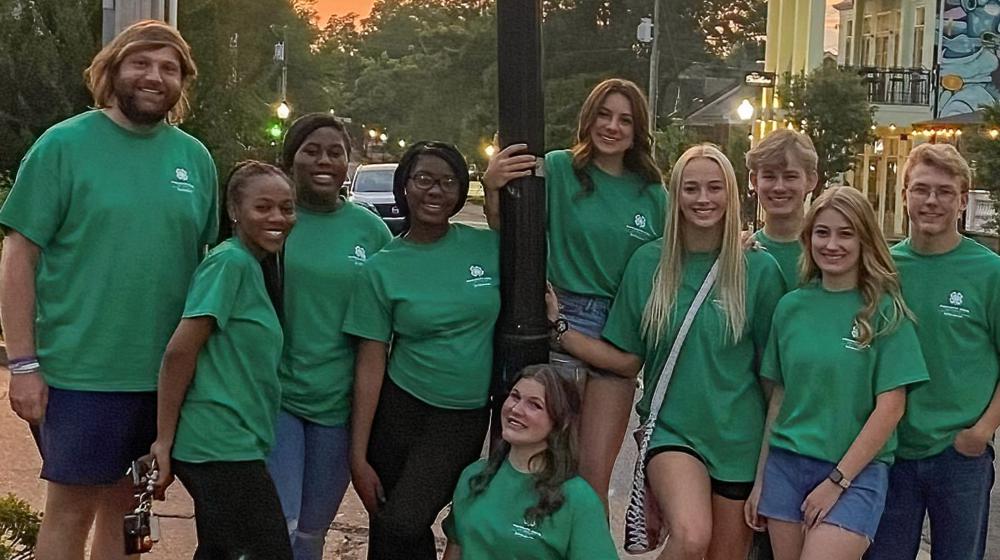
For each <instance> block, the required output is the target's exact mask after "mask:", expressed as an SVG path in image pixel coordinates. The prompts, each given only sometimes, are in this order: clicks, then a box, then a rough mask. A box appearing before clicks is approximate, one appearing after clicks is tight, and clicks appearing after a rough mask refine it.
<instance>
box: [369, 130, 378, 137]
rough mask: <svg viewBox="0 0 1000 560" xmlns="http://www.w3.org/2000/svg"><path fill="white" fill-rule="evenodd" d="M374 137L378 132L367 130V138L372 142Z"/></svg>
mask: <svg viewBox="0 0 1000 560" xmlns="http://www.w3.org/2000/svg"><path fill="white" fill-rule="evenodd" d="M376 136H378V132H377V131H376V130H375V129H374V128H371V129H368V137H369V138H371V139H372V140H374V139H375V137H376Z"/></svg>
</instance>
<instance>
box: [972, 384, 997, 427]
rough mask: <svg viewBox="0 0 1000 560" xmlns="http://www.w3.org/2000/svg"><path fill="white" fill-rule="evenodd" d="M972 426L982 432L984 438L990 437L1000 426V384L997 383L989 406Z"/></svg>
mask: <svg viewBox="0 0 1000 560" xmlns="http://www.w3.org/2000/svg"><path fill="white" fill-rule="evenodd" d="M972 428H973V429H974V430H976V431H977V432H980V433H982V435H983V439H986V440H990V439H992V438H993V434H994V433H995V432H996V431H997V428H1000V384H997V386H996V389H994V390H993V398H992V399H991V400H990V404H989V406H987V407H986V410H985V411H984V412H983V415H982V416H980V417H979V420H977V421H976V423H975V424H973V425H972Z"/></svg>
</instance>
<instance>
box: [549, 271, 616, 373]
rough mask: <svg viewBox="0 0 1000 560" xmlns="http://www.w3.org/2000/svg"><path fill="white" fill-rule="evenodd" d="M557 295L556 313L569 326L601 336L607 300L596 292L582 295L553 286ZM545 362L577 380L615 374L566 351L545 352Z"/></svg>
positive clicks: (609, 305) (580, 331) (590, 335)
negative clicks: (557, 306)
mask: <svg viewBox="0 0 1000 560" xmlns="http://www.w3.org/2000/svg"><path fill="white" fill-rule="evenodd" d="M555 291H556V297H558V298H559V313H560V314H562V316H563V317H565V318H566V322H567V323H569V326H570V327H571V328H572V329H573V330H575V331H577V332H579V333H582V334H585V335H587V336H589V337H591V338H601V331H603V330H604V324H605V323H607V321H608V311H610V309H611V300H610V299H608V298H602V297H597V296H586V295H581V294H576V293H573V292H567V291H565V290H560V289H559V288H555ZM549 363H550V364H552V365H553V366H555V367H556V368H557V369H559V370H561V371H563V372H564V373H565V374H567V375H570V376H571V377H572V378H573V379H574V380H576V381H577V382H583V381H585V380H586V378H587V377H617V376H616V375H615V374H614V373H611V372H609V371H604V370H602V369H597V368H594V367H591V366H590V365H589V364H587V363H585V362H582V361H580V360H578V359H576V358H574V357H573V356H570V355H569V354H565V353H563V352H557V351H555V350H553V351H552V352H549Z"/></svg>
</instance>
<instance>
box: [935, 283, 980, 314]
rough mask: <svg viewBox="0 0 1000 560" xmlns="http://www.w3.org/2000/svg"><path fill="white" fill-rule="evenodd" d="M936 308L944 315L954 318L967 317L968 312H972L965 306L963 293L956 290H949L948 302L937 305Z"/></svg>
mask: <svg viewBox="0 0 1000 560" xmlns="http://www.w3.org/2000/svg"><path fill="white" fill-rule="evenodd" d="M938 310H939V311H940V312H941V314H942V315H944V316H945V317H953V318H955V319H968V317H969V314H970V313H972V312H971V311H969V309H968V308H966V307H965V294H963V293H962V292H960V291H958V290H952V291H951V292H949V293H948V304H947V305H945V304H941V305H938Z"/></svg>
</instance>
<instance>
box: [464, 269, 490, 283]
mask: <svg viewBox="0 0 1000 560" xmlns="http://www.w3.org/2000/svg"><path fill="white" fill-rule="evenodd" d="M465 283H466V284H472V287H473V288H488V287H490V286H492V285H493V278H492V277H491V276H487V275H486V269H484V268H483V267H482V266H480V265H478V264H474V265H472V266H470V267H469V279H468V280H466V281H465Z"/></svg>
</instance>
